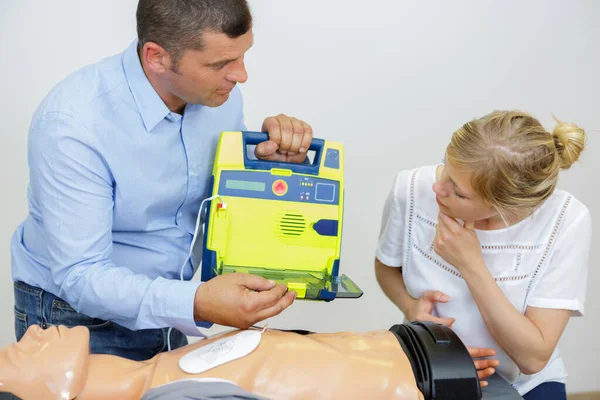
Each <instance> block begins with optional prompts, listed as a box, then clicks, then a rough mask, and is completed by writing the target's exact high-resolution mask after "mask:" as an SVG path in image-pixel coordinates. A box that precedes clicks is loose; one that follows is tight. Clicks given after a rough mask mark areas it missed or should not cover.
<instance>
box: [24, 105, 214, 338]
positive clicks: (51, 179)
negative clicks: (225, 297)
mask: <svg viewBox="0 0 600 400" xmlns="http://www.w3.org/2000/svg"><path fill="white" fill-rule="evenodd" d="M91 143H93V142H91V141H90V136H89V134H88V131H87V130H86V128H85V126H84V125H82V124H80V123H79V122H78V121H77V120H76V119H75V118H74V117H73V116H71V115H68V114H65V113H58V112H55V113H47V114H45V115H42V116H41V117H39V118H38V119H37V120H36V121H35V122H34V125H33V126H32V128H31V131H30V141H29V164H30V171H31V177H30V191H31V192H30V195H31V199H32V201H34V202H36V205H37V208H38V209H39V215H36V216H35V218H36V219H37V220H38V223H40V224H42V225H43V228H44V230H45V234H46V237H45V241H46V243H47V249H48V251H47V255H46V257H47V259H46V260H45V263H46V264H47V266H48V267H49V269H50V271H51V277H52V279H53V281H54V282H55V283H56V284H57V285H58V286H59V287H60V291H59V293H56V294H57V295H58V296H60V297H62V298H63V299H65V301H67V302H68V303H69V304H71V306H72V307H73V308H74V309H75V310H77V311H78V312H81V313H84V314H86V315H89V316H91V317H94V318H101V319H104V320H111V321H114V322H116V323H118V324H119V325H122V326H124V327H126V328H129V329H132V330H138V329H148V328H162V327H167V326H172V327H174V328H177V329H179V330H181V331H182V332H183V333H184V334H186V335H194V336H202V334H201V333H200V331H199V330H198V328H197V327H196V323H195V322H194V318H193V316H194V297H195V293H196V289H197V288H198V286H199V285H200V282H190V281H179V280H171V279H164V278H157V279H150V278H149V277H147V276H146V275H143V274H135V273H133V271H131V270H130V269H128V268H127V266H126V265H115V263H114V262H113V260H112V259H111V254H112V224H113V205H114V202H113V190H114V184H113V177H112V174H111V171H110V168H109V167H108V165H107V164H106V163H105V161H104V159H103V157H102V155H101V154H99V153H98V152H97V151H96V150H95V148H94V146H93V145H92V144H91Z"/></svg>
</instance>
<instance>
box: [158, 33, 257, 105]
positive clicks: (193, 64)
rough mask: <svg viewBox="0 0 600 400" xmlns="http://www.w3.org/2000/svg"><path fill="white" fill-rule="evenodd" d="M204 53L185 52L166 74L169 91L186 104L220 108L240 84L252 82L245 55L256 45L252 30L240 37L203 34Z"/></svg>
mask: <svg viewBox="0 0 600 400" xmlns="http://www.w3.org/2000/svg"><path fill="white" fill-rule="evenodd" d="M202 39H203V40H204V44H205V47H204V49H203V50H191V49H188V50H185V51H184V53H183V55H182V57H181V58H180V59H179V62H178V64H177V65H176V66H172V67H171V68H170V69H169V70H167V71H166V72H165V73H164V74H163V79H164V83H165V86H166V88H167V90H168V91H169V92H170V93H171V94H172V95H174V96H176V97H178V98H180V99H181V100H183V101H184V102H186V103H192V104H202V105H205V106H209V107H218V106H220V105H222V104H223V103H225V101H227V99H228V98H229V94H230V93H231V91H232V90H233V88H234V87H235V85H236V84H238V83H244V82H246V80H247V79H248V73H247V72H246V66H245V64H244V55H245V53H246V52H247V51H248V49H249V48H250V47H251V46H252V43H253V34H252V31H251V30H250V31H248V32H247V33H245V34H244V35H242V36H239V37H237V38H234V39H232V38H230V37H228V36H227V35H226V34H224V33H214V32H205V33H203V34H202Z"/></svg>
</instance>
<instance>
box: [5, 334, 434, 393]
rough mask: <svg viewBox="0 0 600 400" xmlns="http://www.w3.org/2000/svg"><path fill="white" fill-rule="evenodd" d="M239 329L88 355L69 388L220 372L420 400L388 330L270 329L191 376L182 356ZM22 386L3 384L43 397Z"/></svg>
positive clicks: (245, 380) (256, 386)
mask: <svg viewBox="0 0 600 400" xmlns="http://www.w3.org/2000/svg"><path fill="white" fill-rule="evenodd" d="M50 329H52V328H50ZM236 333H239V331H237V330H236V331H233V332H229V333H227V334H224V335H219V336H216V337H213V338H211V339H207V340H202V341H199V342H196V343H193V344H190V345H188V346H185V347H182V348H180V349H177V350H174V351H171V352H168V353H161V354H159V355H157V356H156V357H154V358H152V359H151V360H148V361H145V362H136V361H130V360H126V359H123V358H120V357H115V356H108V355H92V356H89V357H87V358H86V357H83V358H85V359H87V360H88V365H84V364H82V367H81V369H78V371H79V372H80V373H79V374H77V377H76V378H77V379H75V381H78V382H80V383H79V386H77V387H74V388H73V389H71V391H70V393H76V394H78V395H77V400H94V399H105V398H119V399H130V398H131V399H139V398H140V397H141V396H142V395H143V394H144V393H145V392H146V391H147V390H149V389H152V388H155V387H157V386H161V385H164V384H168V383H172V382H177V381H180V380H182V379H189V378H206V377H215V378H220V379H225V380H228V381H231V382H234V383H236V384H237V385H239V386H240V387H242V388H243V389H245V390H247V391H248V392H251V393H255V394H257V395H261V396H264V397H267V398H273V399H280V398H294V399H313V398H386V399H422V398H423V397H422V395H421V393H420V392H419V390H418V388H417V385H416V383H415V379H414V375H413V371H412V369H411V366H410V363H409V361H408V359H407V357H406V355H405V354H404V352H403V351H402V348H401V346H400V345H399V343H398V340H397V339H396V337H395V336H394V335H393V334H392V333H391V332H388V331H374V332H368V333H334V334H310V335H300V334H297V333H293V332H282V331H275V330H273V331H271V330H267V331H265V332H264V333H263V334H262V338H261V341H260V344H259V345H258V347H256V349H254V350H253V351H252V352H251V353H250V354H248V355H246V356H244V357H242V358H238V359H235V360H233V361H230V362H227V363H225V364H222V365H219V366H217V367H214V368H212V369H209V370H207V371H205V372H202V373H199V374H187V373H185V372H184V371H183V370H182V369H181V367H180V365H179V362H180V360H181V359H182V357H184V356H185V355H186V354H189V353H190V352H192V351H194V350H196V349H198V348H200V347H203V346H207V345H210V344H211V343H212V342H214V341H216V340H220V339H222V338H225V337H230V336H232V335H235V334H236ZM80 342H81V343H76V342H74V341H72V342H71V343H70V346H65V347H62V348H60V351H59V353H64V354H63V355H62V356H61V355H57V356H56V357H55V358H54V359H51V360H50V361H49V366H48V367H47V369H51V367H50V365H51V366H52V367H55V366H56V365H63V363H62V361H63V359H65V358H69V359H71V358H73V356H72V354H74V353H76V352H77V351H75V348H76V347H83V348H86V350H87V347H85V346H89V343H87V342H85V340H83V341H81V340H80ZM78 352H79V353H81V351H78ZM86 354H87V353H86ZM28 362H29V364H33V365H30V366H33V367H35V368H34V369H41V370H44V371H45V369H44V368H42V367H41V365H40V363H41V362H42V360H41V359H38V360H36V361H35V362H33V363H32V362H31V360H30V361H28ZM85 367H87V374H85V373H84V371H85ZM44 373H48V371H45V372H44ZM37 376H40V374H38V375H37ZM1 378H2V377H0V379H1ZM82 381H86V382H85V386H84V387H83V390H81V391H79V390H75V389H76V388H79V387H81V382H82ZM358 382H360V385H358V384H357V383H358ZM18 386H19V385H15V384H13V385H11V386H10V387H6V388H1V389H0V390H8V391H11V392H12V393H13V394H15V395H17V396H19V397H22V398H23V399H25V400H26V399H28V398H39V397H38V396H30V397H27V395H30V394H31V392H26V391H24V388H21V387H18ZM73 397H74V396H72V397H71V398H73ZM45 398H46V397H45ZM47 398H61V397H52V396H48V397H47Z"/></svg>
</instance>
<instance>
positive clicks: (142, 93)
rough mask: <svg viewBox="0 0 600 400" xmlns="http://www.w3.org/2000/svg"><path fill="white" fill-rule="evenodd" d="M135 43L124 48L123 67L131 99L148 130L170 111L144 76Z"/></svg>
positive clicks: (135, 41)
mask: <svg viewBox="0 0 600 400" xmlns="http://www.w3.org/2000/svg"><path fill="white" fill-rule="evenodd" d="M137 45H138V41H137V40H134V41H133V43H131V44H130V45H129V47H128V48H127V49H126V50H125V52H124V54H123V69H124V71H125V79H126V80H127V83H128V84H129V89H130V90H131V94H132V95H133V99H134V100H135V103H136V104H137V106H138V109H139V111H140V114H141V116H142V120H143V121H144V126H145V127H146V130H147V131H148V132H150V131H152V129H154V127H155V126H156V125H157V124H158V123H159V122H160V121H162V120H163V119H164V118H165V117H167V116H168V115H170V114H171V111H170V110H169V108H168V107H167V106H166V105H165V103H164V102H163V101H162V99H161V98H160V96H159V95H158V93H156V91H155V90H154V88H153V87H152V84H150V81H149V80H148V78H147V77H146V74H145V73H144V70H143V69H142V64H141V62H140V59H139V56H138V52H137Z"/></svg>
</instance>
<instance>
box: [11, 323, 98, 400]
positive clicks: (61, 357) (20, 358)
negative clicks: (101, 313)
mask: <svg viewBox="0 0 600 400" xmlns="http://www.w3.org/2000/svg"><path fill="white" fill-rule="evenodd" d="M89 351H90V334H89V331H88V329H87V328H85V327H75V328H71V329H69V328H67V327H65V326H62V325H61V326H50V327H49V328H48V329H42V328H40V327H39V326H38V325H32V326H30V327H29V329H27V331H26V332H25V335H24V336H23V337H22V338H21V340H20V341H19V342H18V343H15V344H12V345H10V346H8V347H6V348H4V349H2V350H0V385H1V386H0V391H5V392H10V393H12V394H14V395H15V396H18V397H20V398H26V399H29V398H38V399H65V400H68V399H72V398H74V397H75V396H76V395H77V394H78V393H80V392H81V391H82V390H83V387H84V386H85V382H86V378H87V371H88V362H89Z"/></svg>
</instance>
